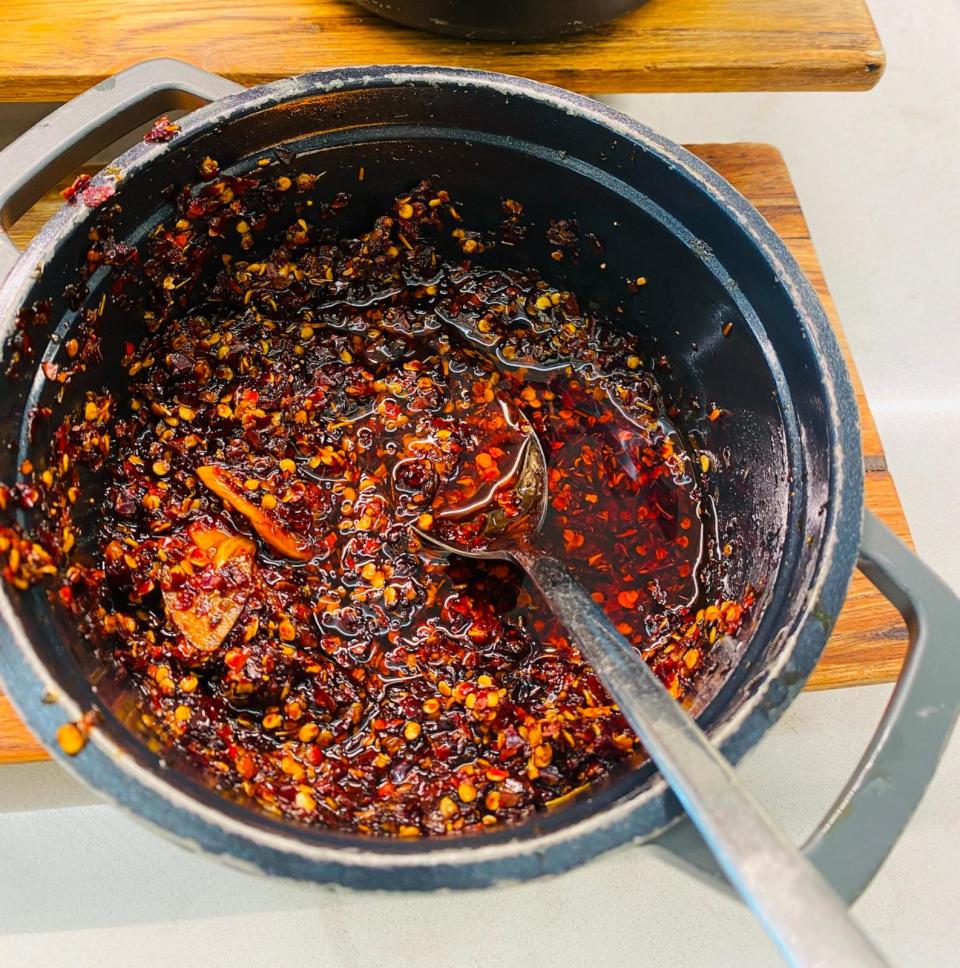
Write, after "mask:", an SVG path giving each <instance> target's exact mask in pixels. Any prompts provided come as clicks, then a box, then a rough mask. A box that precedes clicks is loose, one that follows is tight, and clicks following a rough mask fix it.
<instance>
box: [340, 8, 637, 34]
mask: <svg viewBox="0 0 960 968" xmlns="http://www.w3.org/2000/svg"><path fill="white" fill-rule="evenodd" d="M356 2H357V3H359V4H360V6H361V7H366V8H367V10H372V11H373V12H374V13H378V14H380V16H381V17H386V18H387V19H388V20H395V21H396V22H397V23H399V24H404V25H405V26H407V27H419V28H420V29H421V30H429V31H431V32H432V33H435V34H448V35H450V36H453V37H468V38H470V39H472V40H538V39H541V38H545V37H558V36H561V35H563V34H575V33H579V32H580V31H581V30H589V29H590V28H591V27H596V26H597V25H598V24H603V23H606V22H607V21H608V20H613V19H614V18H615V17H619V16H620V15H621V14H625V13H627V12H628V11H630V10H635V9H636V8H637V7H639V6H640V5H641V4H642V3H643V0H485V2H477V0H356Z"/></svg>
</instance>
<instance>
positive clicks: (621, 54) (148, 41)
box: [0, 0, 884, 101]
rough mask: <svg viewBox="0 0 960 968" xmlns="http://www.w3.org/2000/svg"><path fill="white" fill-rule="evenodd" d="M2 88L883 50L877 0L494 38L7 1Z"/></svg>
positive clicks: (621, 71) (696, 71) (709, 75)
mask: <svg viewBox="0 0 960 968" xmlns="http://www.w3.org/2000/svg"><path fill="white" fill-rule="evenodd" d="M3 23H4V32H3V33H4V39H3V43H2V44H0V101H4V100H6V101H29V100H32V101H62V100H66V99H67V98H70V97H73V96H74V95H75V94H78V93H80V92H81V91H83V90H86V89H87V88H88V87H90V86H91V85H93V84H95V83H97V82H98V81H100V80H102V79H103V78H104V77H107V76H108V75H110V74H115V73H116V72H117V71H119V70H122V69H123V68H125V67H129V66H130V65H132V64H134V63H136V62H137V61H140V60H144V59H146V58H151V57H177V58H181V59H183V60H187V61H190V62H191V63H194V64H196V65H198V66H199V67H203V68H206V69H207V70H210V71H215V72H217V73H219V74H225V75H227V76H228V77H231V78H233V79H234V80H236V81H240V82H241V83H244V84H253V83H260V82H262V81H268V80H275V79H277V78H280V77H289V76H290V75H292V74H300V73H303V72H305V71H314V70H320V69H322V68H331V67H344V66H348V65H366V64H444V65H453V66H460V67H471V68H481V69H484V70H490V71H503V72H505V73H508V74H523V75H525V76H528V77H533V78H536V79H537V80H540V81H546V82H547V83H550V84H559V85H561V86H563V87H568V88H573V89H574V90H578V91H582V92H586V93H593V94H603V93H612V92H625V91H631V92H642V91H773V90H778V91H784V90H787V91H793V90H815V91H823V90H865V89H867V88H870V87H873V85H874V84H876V83H877V81H878V80H879V78H880V75H881V73H882V72H883V67H884V52H883V47H882V45H881V43H880V38H879V37H878V36H877V31H876V28H875V27H874V24H873V20H872V19H871V16H870V12H869V10H868V9H867V6H866V3H865V0H648V2H647V3H645V4H643V5H642V6H641V7H640V8H639V9H637V10H635V11H634V12H633V13H630V14H627V15H626V16H625V17H622V18H620V19H619V20H617V21H615V22H613V23H611V24H607V25H605V26H602V27H598V28H596V29H594V30H592V31H588V32H587V33H585V34H580V35H575V36H572V37H567V38H565V39H563V40H559V41H553V42H545V41H537V42H528V43H515V44H510V43H490V42H480V41H464V40H458V39H454V38H448V37H439V36H434V35H432V34H427V33H423V32H421V31H416V30H410V29H408V28H405V27H399V26H396V25H395V24H392V23H388V22H387V21H385V20H381V19H380V18H378V17H376V16H374V15H373V14H370V13H366V12H364V11H362V10H361V9H360V8H359V7H355V6H354V5H353V4H351V3H349V2H347V0H256V2H254V0H202V2H201V0H165V2H163V3H158V2H156V0H125V2H124V3H122V4H119V5H118V4H116V3H113V2H111V0H71V2H70V3H64V2H63V0H7V2H6V3H5V4H4V8H3Z"/></svg>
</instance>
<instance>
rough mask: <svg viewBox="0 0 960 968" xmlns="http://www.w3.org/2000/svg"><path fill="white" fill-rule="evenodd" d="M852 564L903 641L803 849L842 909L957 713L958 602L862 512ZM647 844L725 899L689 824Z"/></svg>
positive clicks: (915, 795)
mask: <svg viewBox="0 0 960 968" xmlns="http://www.w3.org/2000/svg"><path fill="white" fill-rule="evenodd" d="M859 565H860V570H861V571H862V572H863V573H864V574H865V575H866V576H867V578H869V579H870V581H872V582H873V584H874V585H876V586H877V588H878V589H879V590H880V591H881V592H882V593H883V594H884V595H885V596H886V597H887V598H888V599H889V600H890V602H891V603H892V604H893V605H894V606H895V607H896V609H897V611H898V612H900V614H901V615H902V616H903V619H904V621H905V622H906V624H907V629H908V631H909V634H910V645H909V648H908V651H907V655H906V658H905V659H904V663H903V668H902V669H901V671H900V678H899V679H898V680H897V684H896V687H895V688H894V691H893V695H892V696H891V697H890V702H889V703H888V705H887V708H886V710H884V714H883V718H882V719H881V721H880V725H879V726H878V727H877V730H876V732H875V733H874V735H873V738H872V739H871V740H870V745H869V746H868V747H867V750H866V752H865V753H864V754H863V756H862V757H861V759H860V762H859V763H858V764H857V768H856V770H855V771H854V773H853V775H852V776H851V777H850V779H849V780H848V781H847V785H846V787H845V788H844V790H843V792H842V793H841V794H840V796H839V797H838V798H837V800H836V801H835V802H834V804H833V806H832V807H831V808H830V810H829V812H828V813H827V815H826V817H824V819H823V820H822V821H821V822H820V824H819V825H818V826H817V829H816V830H815V831H814V833H813V835H812V836H811V837H810V838H809V840H808V841H807V843H806V845H805V846H804V853H805V854H806V856H807V857H808V858H809V859H810V860H811V861H812V862H813V864H814V866H815V867H817V869H818V870H819V871H820V873H821V874H823V876H824V877H825V878H826V879H827V881H829V882H830V884H831V885H833V887H834V889H835V890H836V891H837V893H838V894H839V895H840V896H841V897H842V898H843V899H844V900H845V901H846V902H847V903H848V904H852V903H853V902H854V901H855V900H856V899H857V898H858V897H859V896H860V895H861V894H862V893H863V891H864V890H865V889H866V887H867V885H868V884H869V883H870V881H872V880H873V877H874V875H875V874H876V873H877V871H878V870H879V869H880V867H881V865H882V864H883V862H884V861H885V860H886V858H887V855H888V854H889V853H890V850H891V849H892V848H893V845H894V844H895V843H896V842H897V839H898V838H899V836H900V834H901V833H902V832H903V829H904V827H905V826H906V825H907V823H908V822H909V820H910V817H911V816H912V815H913V812H914V810H916V808H917V805H918V804H919V802H920V799H921V797H922V796H923V793H924V791H925V790H926V788H927V786H928V784H929V783H930V780H931V778H932V777H933V774H934V771H935V770H936V767H937V763H938V762H939V760H940V756H941V754H942V753H943V750H944V747H945V746H946V744H947V741H948V740H949V738H950V734H951V733H952V732H953V727H954V724H955V723H956V720H957V713H958V710H960V686H958V684H960V648H958V647H957V629H958V628H960V598H958V597H957V596H956V595H955V594H954V593H953V592H952V591H951V589H950V588H949V587H948V586H947V584H946V583H945V582H944V581H943V580H942V579H941V578H939V577H938V576H937V575H936V574H935V573H934V571H933V570H932V569H931V568H929V567H928V566H927V565H925V564H924V563H923V562H922V561H921V560H920V559H919V558H918V557H917V556H916V555H915V554H914V553H913V552H912V551H911V550H910V549H909V548H907V546H906V545H905V544H903V542H902V541H900V539H899V538H897V537H896V535H894V534H893V532H892V531H890V529H889V528H888V527H887V526H886V525H885V524H883V522H882V521H880V519H879V518H877V517H876V515H874V514H873V512H871V511H869V510H867V511H865V512H864V520H863V535H862V537H861V541H860V561H859ZM655 844H656V846H658V847H661V848H663V849H665V850H667V851H669V852H670V854H671V855H673V857H674V858H676V859H679V860H680V861H681V862H683V864H684V866H687V867H688V868H689V869H691V870H692V871H693V872H694V873H696V874H698V875H701V876H703V877H704V878H705V879H706V880H708V881H709V882H711V883H713V884H715V885H716V886H718V887H721V888H723V889H725V890H727V891H728V892H730V893H732V889H731V888H730V887H729V885H728V884H727V882H726V881H725V880H724V878H723V875H722V874H721V872H720V870H719V868H718V867H717V865H716V863H715V862H714V861H713V857H712V855H711V854H710V852H709V851H708V850H707V847H706V845H705V844H704V843H703V841H702V840H700V837H699V834H697V832H696V830H695V828H694V827H693V825H692V824H691V823H690V822H689V821H684V822H683V823H681V824H678V825H677V826H676V827H674V828H672V829H671V830H668V831H667V832H666V833H665V834H664V835H663V836H661V837H660V838H658V839H657V841H656V842H655Z"/></svg>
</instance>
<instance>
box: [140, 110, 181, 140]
mask: <svg viewBox="0 0 960 968" xmlns="http://www.w3.org/2000/svg"><path fill="white" fill-rule="evenodd" d="M179 133H180V125H178V124H174V123H173V122H172V121H171V120H170V119H169V118H168V117H167V116H166V115H165V114H164V115H161V116H160V117H159V118H157V120H156V121H154V123H153V127H152V128H151V129H150V130H149V131H148V132H147V133H146V134H145V135H144V136H143V140H144V141H146V142H147V143H148V144H159V143H162V142H166V141H173V139H174V138H175V137H176V136H177V135H178V134H179Z"/></svg>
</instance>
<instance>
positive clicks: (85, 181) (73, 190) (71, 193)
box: [60, 173, 91, 203]
mask: <svg viewBox="0 0 960 968" xmlns="http://www.w3.org/2000/svg"><path fill="white" fill-rule="evenodd" d="M90 177H91V176H90V175H88V174H86V173H84V174H82V175H77V177H76V178H74V180H73V181H72V182H71V183H70V184H69V185H68V186H67V187H66V188H64V189H63V191H62V192H60V197H61V198H64V199H66V200H67V201H68V202H70V203H73V202H75V201H76V199H77V196H78V195H79V194H80V193H81V192H82V191H84V189H85V188H86V187H87V186H88V185H89V184H90Z"/></svg>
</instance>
